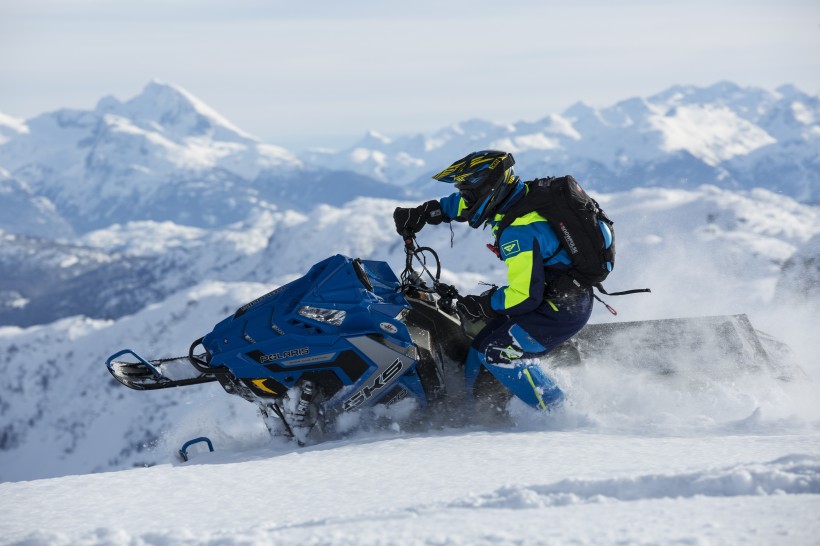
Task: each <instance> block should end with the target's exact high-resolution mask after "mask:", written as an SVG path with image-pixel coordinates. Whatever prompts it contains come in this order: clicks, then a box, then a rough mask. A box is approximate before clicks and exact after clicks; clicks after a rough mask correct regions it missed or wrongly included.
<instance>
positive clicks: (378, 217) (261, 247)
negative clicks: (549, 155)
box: [0, 186, 820, 479]
mask: <svg viewBox="0 0 820 546" xmlns="http://www.w3.org/2000/svg"><path fill="white" fill-rule="evenodd" d="M598 197H599V198H600V199H599V201H600V202H601V204H602V206H604V207H605V208H606V210H607V211H608V212H609V213H610V214H611V215H612V217H613V218H615V219H616V224H615V227H616V230H617V231H616V233H617V235H618V238H619V239H618V244H619V247H618V262H617V266H616V271H615V273H613V275H612V276H611V277H610V279H609V280H608V282H607V283H606V284H607V287H608V288H610V289H611V290H617V289H626V288H640V287H645V286H649V287H651V288H652V289H653V293H652V294H651V295H636V296H631V297H623V298H606V297H605V299H607V300H609V303H610V304H612V305H614V306H615V307H616V308H618V310H619V311H620V315H619V317H617V318H615V317H611V316H610V315H609V314H608V313H607V312H606V311H605V309H604V308H603V306H600V305H598V306H596V310H595V313H594V315H593V322H602V321H612V320H628V321H634V320H645V319H654V318H670V317H686V316H702V315H718V314H738V313H748V314H749V315H750V317H751V319H752V323H753V324H754V325H755V326H756V327H757V328H759V329H762V330H764V331H767V332H769V333H771V334H774V335H776V336H777V337H779V338H781V339H783V340H785V341H787V342H788V343H789V344H791V345H792V346H793V347H794V348H795V350H797V351H799V357H800V358H801V360H800V364H802V365H803V366H804V367H806V366H809V367H810V364H811V362H810V361H809V362H808V363H807V359H809V360H811V358H812V357H811V356H810V355H812V354H813V353H812V351H813V349H812V347H811V345H810V343H809V340H810V339H813V338H811V337H807V336H806V335H805V332H806V328H804V327H803V324H804V323H803V321H804V320H807V318H801V317H800V316H798V315H795V314H794V313H791V312H790V311H789V307H788V306H787V305H781V302H780V301H779V300H778V299H777V298H774V297H773V295H774V293H775V286H776V285H777V283H778V281H779V279H780V278H781V269H780V268H781V265H782V264H784V263H785V262H786V261H787V260H788V259H789V258H790V257H791V256H792V254H793V253H794V252H795V251H796V249H797V248H799V247H801V246H802V245H805V244H807V243H808V242H809V241H810V240H812V237H816V236H817V234H818V233H820V220H819V219H818V211H817V209H816V208H813V207H808V206H806V205H801V204H799V203H797V202H795V201H793V200H791V199H788V198H785V197H782V196H778V195H775V194H772V193H770V192H767V191H765V190H758V191H756V192H753V193H751V194H740V193H735V192H730V191H726V190H720V189H718V188H714V187H709V186H705V187H703V188H701V189H699V190H698V191H685V190H663V189H657V188H656V189H636V190H632V191H630V192H624V193H619V194H609V195H600V196H598ZM397 204H399V203H398V202H395V201H387V200H378V199H371V198H360V199H358V200H354V201H352V202H350V203H348V204H347V205H345V206H344V207H330V206H320V207H318V208H317V209H316V210H314V211H313V212H311V213H310V214H297V213H291V214H288V215H281V216H280V215H260V216H259V218H258V219H257V220H256V223H255V224H252V225H243V226H238V227H237V228H236V229H230V230H224V231H222V232H219V233H218V234H217V233H213V232H210V231H208V230H197V229H193V228H183V227H179V226H172V225H167V224H157V225H154V224H131V225H127V226H119V227H116V228H111V229H109V230H103V231H98V232H94V233H92V234H89V235H88V236H86V237H85V238H84V239H83V241H84V243H85V244H86V245H88V246H86V247H83V248H95V247H96V248H97V251H98V252H101V253H103V254H102V255H103V256H106V255H114V256H117V255H119V254H118V253H120V252H130V253H131V254H130V255H129V256H128V258H127V259H126V258H121V259H118V260H117V261H116V263H124V262H128V261H131V260H151V263H154V264H160V263H166V264H167V268H166V269H163V271H164V273H163V274H162V275H158V276H157V279H156V281H155V283H153V284H152V285H151V289H152V290H153V292H150V293H148V292H146V293H143V292H142V291H137V292H135V291H134V290H132V289H131V286H132V284H130V283H125V284H123V285H119V284H117V283H114V284H113V285H111V286H109V285H108V284H107V283H105V282H104V281H103V280H102V277H100V279H101V280H100V282H99V283H98V285H99V286H100V287H101V288H102V289H103V290H100V289H99V288H98V291H100V292H102V293H103V294H110V296H109V299H116V298H117V297H127V298H137V297H138V296H140V297H144V299H143V300H141V301H142V303H139V300H138V301H136V302H134V305H133V309H134V310H132V311H129V313H134V314H132V315H129V316H124V317H121V318H118V319H117V320H115V321H111V320H101V319H104V318H106V315H100V316H98V320H92V321H89V320H88V319H86V318H83V317H75V318H67V319H63V320H61V321H59V322H56V323H54V324H47V325H42V326H34V327H30V328H25V329H21V328H16V327H7V328H5V329H3V330H0V332H1V333H0V367H2V368H3V369H4V370H6V373H4V374H3V376H2V377H0V392H2V393H3V398H2V403H0V418H2V420H0V422H2V423H3V424H4V429H3V431H1V432H0V438H2V439H3V441H2V443H0V468H2V470H0V478H2V479H28V478H33V477H46V476H55V475H60V474H64V473H67V472H71V473H73V472H90V471H99V470H105V469H110V468H122V467H123V466H128V465H130V464H134V463H145V462H157V461H158V460H159V461H161V460H163V457H164V455H163V453H165V454H167V453H168V452H169V451H168V444H164V447H163V448H162V449H161V450H160V451H153V450H152V449H153V447H155V442H157V441H159V440H160V439H161V438H163V437H167V438H168V443H169V444H171V445H177V444H179V443H181V441H184V440H185V439H187V438H186V435H187V436H194V435H197V434H198V429H197V426H198V425H202V424H206V426H207V431H208V433H210V434H220V433H219V432H217V431H218V430H220V428H221V427H219V426H212V424H208V421H209V420H212V421H213V423H215V424H218V423H220V422H221V421H222V420H223V419H228V420H229V421H230V423H231V427H237V426H240V424H241V427H240V428H241V429H242V430H245V428H246V427H251V428H252V429H255V430H256V431H257V432H260V431H261V427H262V425H261V422H259V421H258V419H257V418H256V417H255V416H254V415H253V413H254V409H253V407H252V406H251V405H250V404H247V403H244V402H242V401H241V400H240V401H238V402H236V401H234V400H229V398H230V397H227V396H226V395H224V394H223V393H222V392H221V389H220V388H219V387H218V386H216V385H205V386H202V387H196V388H192V389H185V390H184V391H183V390H180V391H179V393H177V392H174V393H167V392H166V393H136V392H131V391H127V390H126V389H124V388H122V387H120V386H119V385H116V384H114V383H113V381H112V380H111V379H110V378H109V377H108V374H107V371H106V370H105V369H104V366H103V362H104V360H105V358H106V357H107V356H108V355H109V354H111V353H113V352H115V351H116V350H118V349H121V348H124V347H131V348H133V349H135V350H137V351H139V352H141V353H144V355H145V356H147V357H151V358H154V357H164V356H176V355H180V354H183V353H185V352H186V351H187V347H188V345H189V344H190V342H191V341H193V340H194V339H196V338H198V337H200V336H202V335H204V334H205V333H207V332H208V331H209V330H210V328H211V327H212V326H213V324H215V323H216V322H217V321H218V320H220V319H221V318H223V317H224V316H226V315H227V314H229V313H231V312H233V311H234V310H235V309H236V308H238V307H239V306H240V305H241V304H242V303H244V302H246V301H250V300H252V299H254V298H255V297H256V296H258V295H260V294H263V293H265V292H267V291H268V290H269V289H271V288H272V287H274V286H278V285H281V284H283V283H286V282H289V281H290V280H293V279H294V278H296V277H298V276H300V275H301V274H303V273H304V272H305V271H307V269H308V268H309V267H310V266H311V265H312V264H313V263H315V262H317V261H319V260H321V259H323V258H325V257H327V256H330V255H333V254H335V253H342V254H346V255H349V256H360V257H364V258H375V259H384V260H387V261H388V262H389V263H390V264H391V265H392V266H393V268H394V269H395V270H396V271H398V270H400V269H401V267H402V264H403V250H402V243H401V241H400V239H399V238H398V237H397V236H396V235H395V233H394V232H393V230H392V227H391V223H392V218H391V213H392V210H393V208H394V207H395V206H396V205H397ZM308 226H309V229H308ZM453 236H454V246H453V248H449V243H450V237H451V234H450V231H449V229H448V228H447V226H438V227H428V228H425V230H423V231H422V232H421V233H420V235H419V241H420V242H421V243H423V244H426V245H431V246H433V247H434V248H436V249H438V250H439V251H440V254H441V257H442V261H443V264H444V272H443V277H444V280H445V281H447V282H452V283H455V284H457V285H458V287H459V288H460V289H461V290H462V292H464V293H475V292H476V291H481V290H483V289H484V288H482V287H481V286H480V285H479V284H478V283H479V282H480V281H487V282H502V281H503V279H504V270H503V265H502V264H501V263H500V262H499V261H498V260H497V259H496V258H495V257H494V256H493V255H492V254H491V253H490V252H489V251H485V250H484V248H483V247H484V243H485V242H487V240H488V234H487V233H486V232H482V231H478V230H470V229H468V228H466V227H465V226H464V225H456V226H454V234H453ZM214 247H218V248H219V249H220V250H221V252H219V253H216V252H210V251H209V249H210V248H214ZM186 260H191V261H192V263H194V264H195V265H196V266H197V267H191V268H188V269H185V268H182V269H180V267H182V266H180V265H179V264H184V263H185V262H186ZM173 264H178V265H177V268H176V269H175V268H174V267H172V265H173ZM217 278H218V279H220V280H219V281H215V280H213V279H217ZM126 279H127V277H126ZM132 280H133V282H137V280H138V279H137V278H136V277H135V278H134V279H132ZM239 281H242V282H239ZM248 281H252V282H255V283H259V284H247V282H248ZM109 283H113V281H109ZM186 286H188V287H190V288H185V287H186ZM163 291H164V293H165V294H166V295H162V293H161V292H163ZM814 296H816V295H814ZM148 303H153V305H150V306H148V307H147V308H145V309H142V307H144V306H145V305H147V304H148ZM140 309H142V310H140ZM807 324H811V322H808V323H807ZM807 343H809V345H807ZM68 370H71V371H70V372H69V371H68ZM770 379H771V378H770ZM566 380H567V382H568V384H576V382H578V383H577V384H579V385H587V381H588V378H583V377H581V376H578V377H567V378H566ZM592 380H593V381H595V382H598V381H601V382H602V386H603V384H605V383H606V382H607V381H609V380H610V377H609V375H605V376H603V377H599V376H595V377H593V378H592ZM764 384H765V385H766V388H767V389H769V388H771V389H772V392H778V391H779V389H780V387H776V388H775V387H773V386H771V385H769V384H768V383H764ZM775 385H778V383H775ZM745 387H746V386H745V385H744V388H745ZM716 388H717V389H718V390H721V389H723V386H720V387H716ZM730 390H731V391H732V392H733V393H734V394H732V395H731V397H732V398H734V397H738V398H737V401H739V404H738V405H735V402H732V403H731V404H729V406H731V407H732V409H731V411H729V412H728V414H727V417H726V418H727V419H728V418H732V419H739V418H741V417H743V415H744V414H748V413H750V412H752V411H753V410H754V409H755V407H754V406H755V400H756V399H755V398H754V397H751V398H749V393H748V392H746V391H743V390H742V389H740V388H739V387H731V388H730ZM584 392H585V390H584V388H580V391H579V393H578V394H577V395H576V396H581V397H583V396H585V395H584ZM77 393H86V394H85V395H83V396H80V397H79V398H78V397H77ZM638 394H639V392H635V391H633V390H632V389H627V388H622V391H621V394H620V395H619V400H621V401H622V402H623V403H624V404H627V407H626V408H625V411H626V412H627V414H631V412H632V411H633V409H634V408H630V407H629V397H630V396H632V395H635V396H637V395H638ZM178 396H182V398H181V399H179V398H177V397H178ZM203 398H204V399H206V400H207V403H206V404H203V403H202V402H203ZM672 399H673V400H678V401H679V400H680V398H679V397H673V398H672ZM698 400H699V398H697V397H695V399H694V400H693V401H692V402H691V404H689V403H687V404H686V407H695V408H696V407H697V401H698ZM180 404H184V405H185V407H179V406H180ZM237 404H238V406H237ZM51 407H58V408H63V410H62V411H60V412H56V413H52V412H49V411H48V409H47V408H51ZM103 408H105V411H103ZM168 408H171V409H168ZM678 409H680V408H678ZM89 410H90V411H89ZM675 411H676V410H675V408H674V407H668V408H666V409H665V410H664V412H668V413H669V414H670V415H675ZM145 415H151V416H152V417H151V421H150V422H149V423H147V424H146V423H144V422H143V421H144V419H143V416H145ZM115 416H116V417H115ZM183 416H184V417H185V419H186V420H187V419H190V421H188V422H187V424H186V423H183V424H180V423H178V422H177V421H178V420H179V419H180V418H181V417H183ZM215 416H220V417H215ZM601 416H602V417H603V413H602V415H601ZM654 418H656V417H654V416H653V419H654ZM113 423H117V426H116V430H117V436H116V437H112V436H111V428H112V427H113V426H114V425H113ZM32 424H34V426H32ZM641 426H643V425H641ZM120 434H121V435H122V436H119V435H120ZM144 445H146V446H149V447H152V446H153V447H152V449H148V448H147V447H140V446H144ZM123 446H128V447H123ZM38 454H42V457H44V461H43V463H41V464H36V465H32V463H31V462H32V461H33V460H36V458H37V457H38V456H40V455H38ZM56 454H59V455H56ZM46 461H48V462H47V463H46Z"/></svg>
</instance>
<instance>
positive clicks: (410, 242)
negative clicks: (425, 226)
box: [400, 232, 459, 307]
mask: <svg viewBox="0 0 820 546" xmlns="http://www.w3.org/2000/svg"><path fill="white" fill-rule="evenodd" d="M402 237H403V238H404V253H405V256H406V261H405V266H404V271H403V272H402V274H401V287H400V290H401V291H402V292H403V293H407V292H410V291H416V292H424V293H427V294H433V293H434V294H438V296H439V297H440V298H441V303H442V304H443V305H446V306H447V307H452V304H453V299H454V298H458V297H459V293H458V290H456V288H455V287H454V286H451V285H449V284H446V283H443V282H441V281H439V278H440V277H441V260H440V259H439V257H438V254H437V253H436V251H435V250H433V249H432V248H430V247H427V246H419V245H418V243H417V242H416V236H415V234H413V233H407V232H405V233H403V234H402ZM426 254H430V255H432V257H433V260H435V264H436V273H435V275H433V273H431V272H430V270H429V269H428V268H427V256H426ZM414 258H415V259H416V260H417V261H418V262H419V264H420V265H421V269H422V272H421V273H419V272H417V271H415V270H414V269H413V259H414ZM422 273H426V274H427V276H428V277H430V280H431V282H432V288H431V287H429V286H427V283H426V282H425V281H424V279H423V278H422Z"/></svg>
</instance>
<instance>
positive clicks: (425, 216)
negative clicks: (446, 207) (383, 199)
mask: <svg viewBox="0 0 820 546" xmlns="http://www.w3.org/2000/svg"><path fill="white" fill-rule="evenodd" d="M443 219H444V216H442V214H441V205H440V204H439V202H438V201H436V200H435V199H434V200H432V201H427V202H426V203H422V204H421V205H419V206H418V207H412V208H402V207H397V208H396V210H394V211H393V221H394V222H395V223H396V231H398V232H399V235H408V234H411V235H412V234H413V233H417V232H419V231H421V228H423V227H424V224H433V225H435V224H440V223H441V221H442V220H443Z"/></svg>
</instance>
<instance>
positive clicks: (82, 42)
mask: <svg viewBox="0 0 820 546" xmlns="http://www.w3.org/2000/svg"><path fill="white" fill-rule="evenodd" d="M817 51H820V2H817V1H805V0H780V1H762V0H746V1H742V2H741V1H734V0H732V1H711V2H709V1H703V0H692V1H689V2H652V1H627V2H606V1H592V0H583V1H580V2H570V1H569V0H564V1H561V2H555V1H523V0H511V1H506V2H490V1H486V0H476V1H469V2H468V1H466V0H456V1H450V2H447V1H444V0H438V1H434V0H414V1H413V2H395V1H389V0H381V1H370V0H366V1H349V2H338V1H333V0H315V1H311V0H303V1H296V0H292V1H281V0H233V1H231V2H221V1H216V0H213V1H202V0H141V1H134V0H116V1H111V0H62V1H58V0H0V111H2V112H4V113H6V114H9V115H12V116H16V117H23V118H27V117H31V116H34V115H36V114H38V113H42V112H45V111H49V110H54V109H57V108H60V107H72V108H93V106H94V105H95V104H96V102H97V100H98V99H99V98H101V97H102V96H104V95H108V94H113V95H115V96H116V97H118V98H120V99H127V98H129V97H131V96H133V95H135V94H137V93H139V91H140V90H141V89H142V87H144V86H145V84H146V83H148V82H149V81H150V80H151V79H153V78H158V79H160V80H163V81H167V82H172V83H175V84H178V85H181V86H182V87H184V88H186V89H187V90H188V91H190V92H191V93H193V94H194V95H197V96H198V97H200V98H201V99H203V100H204V101H205V102H206V103H208V104H209V105H211V106H212V107H213V108H215V109H216V110H217V111H219V112H220V113H222V114H223V115H224V116H225V117H227V118H228V119H230V120H231V121H233V122H234V123H235V124H236V125H238V126H239V127H241V128H243V129H244V130H246V131H248V132H250V133H252V134H255V135H257V136H258V137H259V138H261V139H262V140H264V141H266V142H269V143H273V144H279V145H283V146H286V147H290V148H293V149H301V148H303V147H306V146H311V145H312V146H341V145H345V144H350V143H352V141H353V140H355V139H356V138H358V137H359V136H361V135H362V134H364V133H365V132H366V131H367V130H369V129H374V130H377V131H379V132H382V133H385V134H388V135H390V134H399V133H407V132H427V131H432V130H435V129H438V128H440V127H443V126H446V125H448V124H450V123H453V122H457V121H463V120H467V119H471V118H482V119H487V120H491V121H496V122H516V121H520V120H536V119H539V118H541V117H543V116H545V115H547V114H549V113H556V112H560V111H562V110H564V109H565V108H567V107H568V106H570V105H571V104H572V103H574V102H575V101H578V100H583V101H586V102H588V103H590V104H593V105H596V106H606V105H609V104H612V103H614V102H616V101H618V100H620V99H624V98H628V97H632V96H648V95H651V94H654V93H656V92H659V91H661V90H663V89H665V88H667V87H669V86H671V85H674V84H696V85H709V84H712V83H715V82H717V81H720V80H731V81H734V82H736V83H738V84H740V85H754V86H761V87H765V88H768V89H774V88H775V87H777V86H779V85H781V84H783V83H793V84H795V85H797V86H798V87H800V88H801V89H803V90H804V91H807V92H810V93H818V92H820V55H818V54H817Z"/></svg>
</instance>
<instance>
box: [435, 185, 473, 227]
mask: <svg viewBox="0 0 820 546" xmlns="http://www.w3.org/2000/svg"><path fill="white" fill-rule="evenodd" d="M439 204H440V205H441V213H442V215H443V216H444V221H445V222H451V221H453V220H455V221H457V222H464V218H460V217H459V215H460V214H461V211H462V210H464V209H465V208H466V205H465V204H464V199H462V198H461V194H460V193H458V192H456V193H453V194H451V195H448V196H447V197H443V198H441V199H439Z"/></svg>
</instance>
